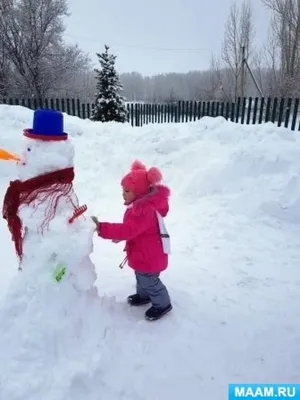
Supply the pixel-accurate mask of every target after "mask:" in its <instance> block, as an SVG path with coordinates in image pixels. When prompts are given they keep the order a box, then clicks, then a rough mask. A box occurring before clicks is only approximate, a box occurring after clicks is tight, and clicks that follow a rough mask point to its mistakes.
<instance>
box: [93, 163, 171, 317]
mask: <svg viewBox="0 0 300 400" xmlns="http://www.w3.org/2000/svg"><path fill="white" fill-rule="evenodd" d="M161 179H162V175H161V172H160V171H159V170H158V169H157V168H154V167H152V168H150V169H149V170H148V171H147V170H146V167H145V166H144V165H143V164H142V163H141V162H139V161H135V162H134V163H133V164H132V166H131V171H130V172H129V173H128V174H127V175H125V176H124V178H123V179H122V181H121V185H122V188H123V198H124V201H125V202H124V204H125V205H126V206H127V210H126V212H125V214H124V218H123V223H108V222H98V220H97V218H95V217H92V219H93V221H94V222H95V223H96V225H97V233H98V235H99V236H100V237H102V238H104V239H112V240H113V241H114V242H119V241H121V240H125V241H126V246H125V251H126V254H127V257H126V259H125V260H126V261H128V265H129V266H130V267H131V268H132V269H134V271H135V276H136V294H133V295H131V296H129V297H128V298H127V301H128V303H129V304H131V305H133V306H140V305H143V304H148V303H150V302H151V303H152V307H150V308H149V309H148V310H147V311H146V313H145V317H146V319H148V320H156V319H159V318H160V317H162V316H163V315H164V314H166V313H167V312H169V311H171V310H172V305H171V301H170V297H169V293H168V291H167V289H166V287H165V285H164V284H163V283H162V282H161V280H160V278H159V275H160V273H161V272H162V271H164V270H165V269H166V268H167V266H168V253H169V249H168V248H166V247H168V244H169V235H168V233H167V231H166V229H165V227H164V223H163V217H165V216H166V215H167V213H168V211H169V204H168V199H169V195H170V190H169V188H167V187H166V186H163V185H161V184H160V181H161ZM126 261H125V262H126Z"/></svg>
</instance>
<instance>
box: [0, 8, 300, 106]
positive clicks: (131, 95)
mask: <svg viewBox="0 0 300 400" xmlns="http://www.w3.org/2000/svg"><path fill="white" fill-rule="evenodd" d="M260 1H261V2H262V3H263V5H264V7H265V9H266V11H268V13H269V15H270V17H271V18H270V26H269V35H268V38H267V41H266V43H263V44H261V45H260V47H258V46H256V45H255V20H254V6H253V1H251V0H243V2H242V3H241V2H240V1H237V2H236V3H233V5H232V6H231V8H230V10H229V13H228V16H227V19H226V21H224V37H223V40H222V43H220V51H219V53H218V54H211V62H210V67H209V68H208V69H207V70H205V71H200V70H199V71H190V72H188V73H186V74H184V73H182V74H180V73H172V72H170V73H168V74H160V75H156V76H151V77H144V76H142V75H141V74H140V73H139V72H131V73H126V74H121V75H120V82H121V84H120V86H118V90H119V91H120V92H121V91H122V89H123V91H122V94H123V95H124V97H125V98H126V100H127V101H137V102H149V103H162V102H165V103H172V102H175V101H178V100H225V101H232V100H234V99H235V98H237V97H243V96H257V95H262V94H263V95H264V96H271V97H274V96H293V97H300V96H299V95H300V0H260ZM67 16H68V7H67V3H66V0H1V2H0V97H17V98H24V97H28V98H32V97H35V98H36V97H38V98H44V97H70V98H76V97H77V98H81V99H82V100H84V101H94V97H95V95H94V94H95V91H96V89H97V88H96V86H97V79H95V78H97V76H98V75H99V71H98V72H97V71H96V70H93V68H92V66H91V60H90V59H89V56H88V55H87V54H85V53H84V52H83V51H82V50H81V49H80V48H78V46H70V45H67V44H66V43H65V42H64V40H63V35H64V31H65V26H64V21H65V19H66V18H67ZM114 57H115V56H114Z"/></svg>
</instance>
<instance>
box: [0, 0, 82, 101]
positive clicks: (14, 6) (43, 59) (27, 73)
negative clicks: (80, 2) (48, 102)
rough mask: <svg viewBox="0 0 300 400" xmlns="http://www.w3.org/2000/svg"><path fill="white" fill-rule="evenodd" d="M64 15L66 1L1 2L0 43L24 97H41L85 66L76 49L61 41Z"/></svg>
mask: <svg viewBox="0 0 300 400" xmlns="http://www.w3.org/2000/svg"><path fill="white" fill-rule="evenodd" d="M66 15H67V4H66V0H1V4H0V42H1V43H2V44H3V48H4V50H5V51H6V53H7V55H8V57H9V59H10V60H11V62H12V63H13V65H14V67H15V70H16V73H17V76H16V81H17V83H18V84H19V88H21V90H22V91H26V94H27V95H32V96H36V97H39V98H43V97H44V96H45V94H46V93H47V91H48V90H49V88H51V87H53V86H55V85H59V84H60V83H61V82H62V81H63V80H64V79H65V77H66V75H68V73H70V71H71V72H72V71H75V70H78V68H80V67H81V66H83V65H85V63H86V59H85V58H84V57H83V55H82V52H81V51H80V50H79V49H78V48H77V47H67V46H65V45H64V43H63V41H62V34H63V32H64V29H65V28H64V25H63V17H65V16H66Z"/></svg>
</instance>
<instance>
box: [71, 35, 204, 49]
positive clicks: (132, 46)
mask: <svg viewBox="0 0 300 400" xmlns="http://www.w3.org/2000/svg"><path fill="white" fill-rule="evenodd" d="M65 36H68V37H71V38H74V39H81V40H87V41H89V42H95V43H98V44H100V43H99V40H97V39H95V38H89V37H84V36H75V35H70V34H67V33H65ZM110 46H115V47H127V48H129V47H131V48H136V49H142V50H155V51H187V52H199V51H212V50H211V49H209V48H206V47H198V48H173V47H152V46H141V45H135V44H120V43H119V44H118V43H114V44H111V45H110Z"/></svg>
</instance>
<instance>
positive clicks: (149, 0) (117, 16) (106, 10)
mask: <svg viewBox="0 0 300 400" xmlns="http://www.w3.org/2000/svg"><path fill="white" fill-rule="evenodd" d="M237 1H238V2H242V0H237ZM252 2H253V6H254V12H255V15H254V21H255V26H256V40H257V42H258V43H262V41H263V40H264V39H265V38H266V35H267V29H268V20H269V12H268V11H267V10H266V9H265V8H264V6H262V5H261V0H252ZM68 3H69V11H70V13H71V16H70V17H69V18H67V29H66V36H65V38H66V40H67V41H68V42H69V43H78V45H79V46H80V47H81V48H82V49H83V50H84V51H85V52H87V53H89V54H90V57H91V59H92V61H93V63H94V64H95V65H96V63H97V58H96V55H95V53H96V52H102V51H103V50H104V44H107V45H109V46H110V47H111V51H112V52H114V54H116V55H117V56H118V58H117V61H116V68H117V69H118V72H120V73H122V72H131V71H138V72H140V73H142V74H143V75H153V74H157V73H166V72H188V71H190V70H199V69H205V68H207V67H208V66H209V61H210V56H211V53H212V52H218V51H219V50H220V47H221V42H222V38H223V32H224V25H225V22H226V18H227V16H228V13H229V9H230V5H231V4H232V0H69V1H68Z"/></svg>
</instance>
